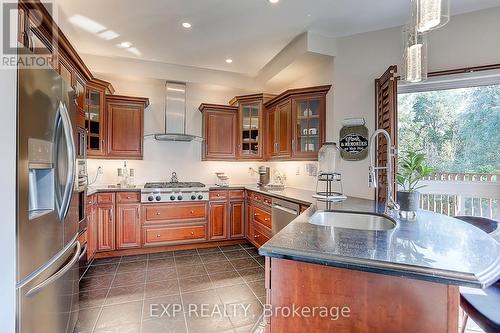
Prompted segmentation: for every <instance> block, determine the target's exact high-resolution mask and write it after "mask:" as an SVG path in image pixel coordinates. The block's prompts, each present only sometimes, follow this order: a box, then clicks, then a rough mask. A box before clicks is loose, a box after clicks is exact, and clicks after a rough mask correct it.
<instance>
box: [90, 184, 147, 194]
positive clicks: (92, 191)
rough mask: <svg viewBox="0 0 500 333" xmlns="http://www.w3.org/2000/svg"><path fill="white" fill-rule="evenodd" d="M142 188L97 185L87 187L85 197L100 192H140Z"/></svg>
mask: <svg viewBox="0 0 500 333" xmlns="http://www.w3.org/2000/svg"><path fill="white" fill-rule="evenodd" d="M141 189H142V186H136V187H108V185H97V186H88V187H87V195H92V194H95V193H102V192H134V191H140V190H141Z"/></svg>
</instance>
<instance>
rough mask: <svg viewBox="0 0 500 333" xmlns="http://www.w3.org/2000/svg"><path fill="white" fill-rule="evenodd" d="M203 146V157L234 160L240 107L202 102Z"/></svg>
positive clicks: (200, 108) (204, 158)
mask: <svg viewBox="0 0 500 333" xmlns="http://www.w3.org/2000/svg"><path fill="white" fill-rule="evenodd" d="M199 110H200V111H201V113H202V115H203V116H202V132H203V139H204V143H203V147H202V159H203V160H204V161H208V160H217V161H220V160H234V159H236V157H237V155H238V154H237V149H236V147H237V133H238V130H237V119H238V107H236V106H228V105H217V104H201V105H200V107H199Z"/></svg>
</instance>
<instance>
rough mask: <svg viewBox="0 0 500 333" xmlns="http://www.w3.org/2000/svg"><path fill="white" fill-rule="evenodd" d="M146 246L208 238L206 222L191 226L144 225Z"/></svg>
mask: <svg viewBox="0 0 500 333" xmlns="http://www.w3.org/2000/svg"><path fill="white" fill-rule="evenodd" d="M143 234H144V246H160V245H169V244H170V243H186V242H193V241H204V240H206V224H202V225H190V226H164V227H144V228H143Z"/></svg>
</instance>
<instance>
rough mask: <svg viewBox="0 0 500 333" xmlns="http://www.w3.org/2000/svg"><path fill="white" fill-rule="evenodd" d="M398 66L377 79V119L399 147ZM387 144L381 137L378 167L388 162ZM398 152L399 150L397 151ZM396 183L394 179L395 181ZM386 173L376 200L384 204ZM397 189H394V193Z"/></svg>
mask: <svg viewBox="0 0 500 333" xmlns="http://www.w3.org/2000/svg"><path fill="white" fill-rule="evenodd" d="M396 73H397V66H396V65H393V66H390V67H389V68H388V69H387V71H386V72H385V73H384V74H383V75H382V76H381V77H380V78H378V79H375V99H376V100H375V105H376V106H375V112H376V113H375V119H376V128H377V129H379V128H382V129H385V130H386V131H387V132H388V133H389V135H390V136H391V139H392V144H393V145H394V147H397V140H398V135H397V134H398V133H397V130H398V123H397V119H398V100H397V95H398V83H397V76H396ZM386 151H387V142H386V139H385V137H383V136H379V138H378V141H377V165H380V166H385V165H386V162H387V154H386ZM396 151H397V150H396ZM396 166H397V159H395V160H394V161H393V167H394V172H393V175H395V174H396V169H397V168H396ZM393 181H394V179H393ZM386 184H387V183H386V172H385V171H383V170H380V171H379V176H378V188H377V190H376V200H378V201H379V202H384V201H385V198H386V195H387V193H386V192H387V191H386V186H387V185H386ZM395 190H396V188H395V189H394V193H396V192H395Z"/></svg>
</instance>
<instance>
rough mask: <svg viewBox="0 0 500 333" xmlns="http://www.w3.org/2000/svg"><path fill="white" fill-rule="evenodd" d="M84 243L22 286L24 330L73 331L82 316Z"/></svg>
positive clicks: (40, 332)
mask: <svg viewBox="0 0 500 333" xmlns="http://www.w3.org/2000/svg"><path fill="white" fill-rule="evenodd" d="M80 251H81V248H80V243H79V242H78V241H75V242H73V244H72V245H71V246H69V247H68V248H66V250H65V251H64V252H63V253H62V254H60V256H59V257H57V258H55V259H54V260H52V261H51V262H50V264H49V265H48V266H47V267H46V268H45V269H44V270H43V271H42V272H41V273H40V274H38V276H36V277H34V278H33V279H31V280H30V281H29V282H27V283H26V284H24V285H23V286H21V287H20V288H18V290H17V293H18V300H19V302H18V320H19V322H18V327H19V332H20V333H25V332H26V333H30V332H37V333H55V332H58V333H71V332H73V329H74V327H75V325H76V321H77V319H78V310H79V307H78V292H79V288H78V278H79V275H78V257H79V255H80Z"/></svg>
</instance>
